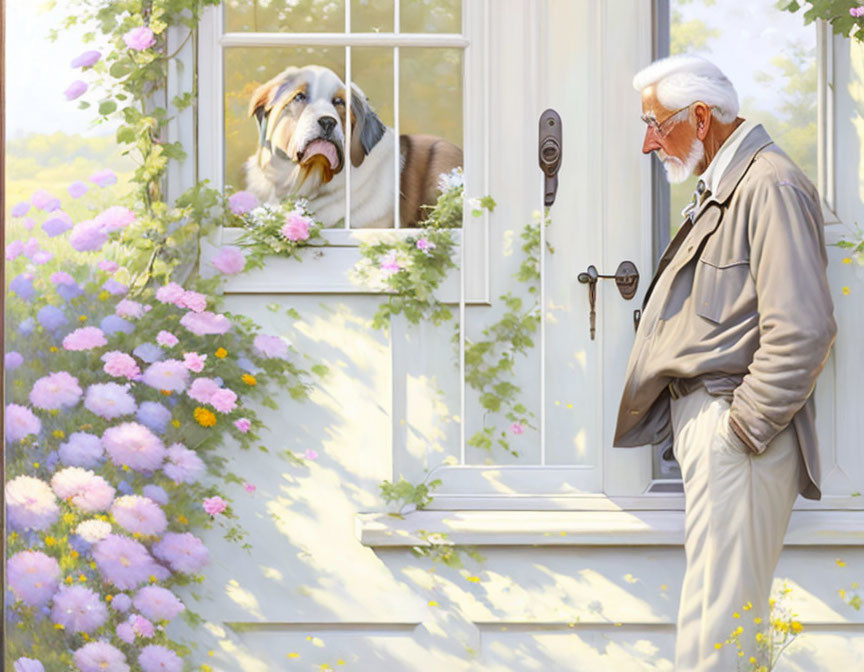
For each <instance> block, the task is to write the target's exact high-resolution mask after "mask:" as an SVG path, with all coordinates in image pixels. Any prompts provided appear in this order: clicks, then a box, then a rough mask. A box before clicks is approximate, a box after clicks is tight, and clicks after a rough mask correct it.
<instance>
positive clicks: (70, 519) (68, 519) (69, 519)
mask: <svg viewBox="0 0 864 672" xmlns="http://www.w3.org/2000/svg"><path fill="white" fill-rule="evenodd" d="M63 522H64V523H66V524H67V525H71V524H72V523H74V522H75V514H74V513H64V514H63Z"/></svg>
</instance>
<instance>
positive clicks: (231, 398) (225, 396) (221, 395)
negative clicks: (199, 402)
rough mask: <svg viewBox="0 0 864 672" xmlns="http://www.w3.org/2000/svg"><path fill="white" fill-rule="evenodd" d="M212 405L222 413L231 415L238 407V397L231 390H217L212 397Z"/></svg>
mask: <svg viewBox="0 0 864 672" xmlns="http://www.w3.org/2000/svg"><path fill="white" fill-rule="evenodd" d="M210 404H211V405H212V406H213V408H215V409H216V410H217V411H219V412H220V413H230V412H231V411H233V410H234V409H235V408H236V407H237V395H236V394H235V393H234V392H233V391H232V390H229V389H221V390H216V391H215V392H214V393H213V394H212V395H211V396H210Z"/></svg>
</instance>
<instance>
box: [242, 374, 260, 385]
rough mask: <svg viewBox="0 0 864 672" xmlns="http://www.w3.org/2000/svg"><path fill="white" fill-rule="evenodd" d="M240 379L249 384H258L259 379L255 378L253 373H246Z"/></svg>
mask: <svg viewBox="0 0 864 672" xmlns="http://www.w3.org/2000/svg"><path fill="white" fill-rule="evenodd" d="M240 380H242V381H243V382H244V383H246V384H247V385H257V384H258V381H257V380H255V376H253V375H252V374H251V373H244V374H243V377H242V378H240Z"/></svg>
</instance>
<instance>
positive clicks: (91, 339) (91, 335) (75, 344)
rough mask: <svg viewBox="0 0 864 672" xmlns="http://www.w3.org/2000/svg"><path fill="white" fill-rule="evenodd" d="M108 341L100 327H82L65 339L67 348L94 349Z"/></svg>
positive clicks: (64, 342) (64, 344) (64, 345)
mask: <svg viewBox="0 0 864 672" xmlns="http://www.w3.org/2000/svg"><path fill="white" fill-rule="evenodd" d="M107 343H108V341H107V340H105V334H103V333H102V330H101V329H99V327H81V328H80V329H76V330H75V331H73V332H72V333H71V334H67V335H66V338H64V339H63V347H64V348H65V349H66V350H92V349H93V348H98V347H101V346H103V345H106V344H107Z"/></svg>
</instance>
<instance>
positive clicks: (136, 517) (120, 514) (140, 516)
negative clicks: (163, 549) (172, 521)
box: [111, 495, 168, 606]
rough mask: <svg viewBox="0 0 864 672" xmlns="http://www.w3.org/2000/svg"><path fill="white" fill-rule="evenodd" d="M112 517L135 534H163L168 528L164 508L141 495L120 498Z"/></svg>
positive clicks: (114, 507)
mask: <svg viewBox="0 0 864 672" xmlns="http://www.w3.org/2000/svg"><path fill="white" fill-rule="evenodd" d="M111 515H112V516H114V520H116V521H117V524H118V525H120V527H122V528H123V529H125V530H126V531H127V532H131V533H133V534H134V533H136V532H137V533H138V534H144V535H153V534H162V532H164V531H165V528H166V527H168V520H167V519H166V518H165V513H164V512H163V511H162V508H161V507H160V506H159V505H158V504H157V503H156V502H154V501H153V500H152V499H150V498H149V497H142V496H141V495H126V496H124V497H118V498H117V499H115V500H114V503H113V504H112V505H111ZM136 606H137V605H136Z"/></svg>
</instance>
